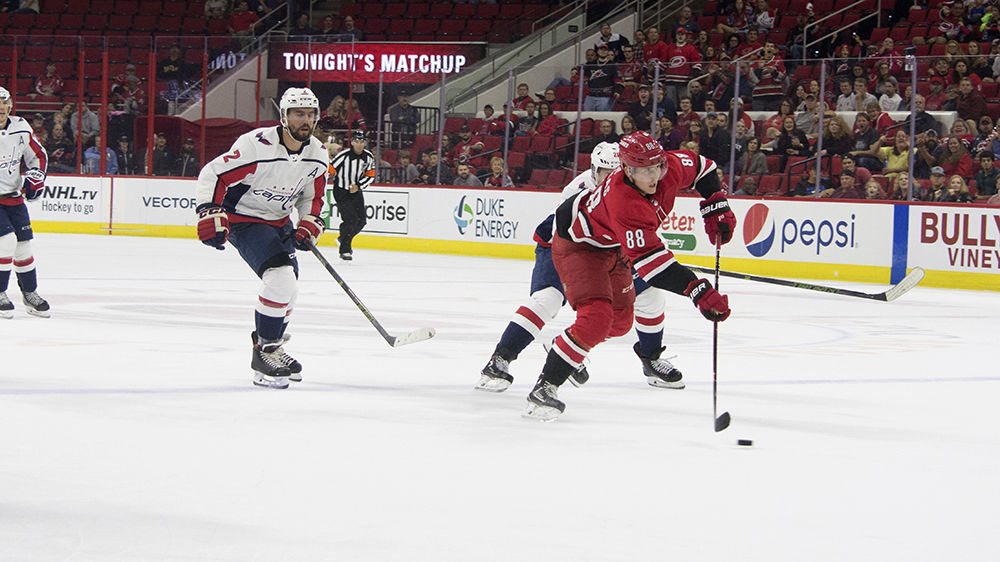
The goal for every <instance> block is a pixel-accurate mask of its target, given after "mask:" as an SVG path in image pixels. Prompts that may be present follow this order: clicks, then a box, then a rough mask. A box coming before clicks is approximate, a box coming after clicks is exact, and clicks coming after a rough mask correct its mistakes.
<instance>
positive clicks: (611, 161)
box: [590, 142, 621, 179]
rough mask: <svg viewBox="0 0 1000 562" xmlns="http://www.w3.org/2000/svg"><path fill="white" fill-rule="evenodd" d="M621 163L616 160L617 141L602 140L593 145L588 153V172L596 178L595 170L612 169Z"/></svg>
mask: <svg viewBox="0 0 1000 562" xmlns="http://www.w3.org/2000/svg"><path fill="white" fill-rule="evenodd" d="M620 165H621V161H619V160H618V143H616V142H602V143H599V144H598V145H597V146H595V147H594V150H593V152H591V153H590V173H591V174H593V175H594V178H595V179H596V178H597V171H598V170H600V169H601V168H607V169H609V170H614V169H616V168H618V166H620Z"/></svg>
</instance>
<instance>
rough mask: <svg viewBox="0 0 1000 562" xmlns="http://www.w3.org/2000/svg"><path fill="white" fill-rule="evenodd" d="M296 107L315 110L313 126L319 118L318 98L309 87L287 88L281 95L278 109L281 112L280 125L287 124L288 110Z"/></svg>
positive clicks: (285, 125)
mask: <svg viewBox="0 0 1000 562" xmlns="http://www.w3.org/2000/svg"><path fill="white" fill-rule="evenodd" d="M298 107H309V108H312V109H315V110H316V115H315V116H313V126H316V122H317V121H318V120H319V98H317V97H316V94H314V93H312V90H310V89H309V88H288V89H287V90H285V93H284V94H282V95H281V102H280V103H279V104H278V110H279V111H280V112H281V124H282V126H284V127H287V126H288V110H289V109H293V108H298Z"/></svg>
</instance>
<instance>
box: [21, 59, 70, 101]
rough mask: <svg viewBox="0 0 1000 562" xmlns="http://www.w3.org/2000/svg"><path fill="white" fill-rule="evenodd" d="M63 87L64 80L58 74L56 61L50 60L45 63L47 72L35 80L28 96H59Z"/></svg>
mask: <svg viewBox="0 0 1000 562" xmlns="http://www.w3.org/2000/svg"><path fill="white" fill-rule="evenodd" d="M62 89H63V80H62V78H60V77H59V75H58V74H56V63H54V62H52V61H49V62H48V63H46V64H45V74H44V75H42V76H39V77H38V78H37V79H36V80H35V85H34V87H33V88H32V91H31V92H30V93H29V94H28V97H29V98H31V99H35V98H36V97H38V96H58V95H59V93H60V92H62Z"/></svg>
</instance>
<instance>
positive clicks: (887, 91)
mask: <svg viewBox="0 0 1000 562" xmlns="http://www.w3.org/2000/svg"><path fill="white" fill-rule="evenodd" d="M883 65H884V63H883ZM882 91H883V92H884V93H883V94H882V96H881V97H879V99H878V105H879V107H880V108H881V109H882V111H897V110H899V104H900V103H902V102H903V98H901V97H900V96H899V94H898V93H896V84H895V83H893V82H885V83H883V85H882Z"/></svg>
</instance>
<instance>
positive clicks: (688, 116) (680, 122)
mask: <svg viewBox="0 0 1000 562" xmlns="http://www.w3.org/2000/svg"><path fill="white" fill-rule="evenodd" d="M664 97H666V96H664ZM680 107H681V110H680V112H678V113H677V128H678V129H680V131H681V135H683V136H684V138H685V139H686V138H687V136H688V130H690V128H691V123H694V122H699V123H700V122H701V117H700V116H699V115H698V114H697V113H695V111H694V109H693V108H692V107H691V98H689V97H688V96H682V97H681V99H680Z"/></svg>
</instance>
